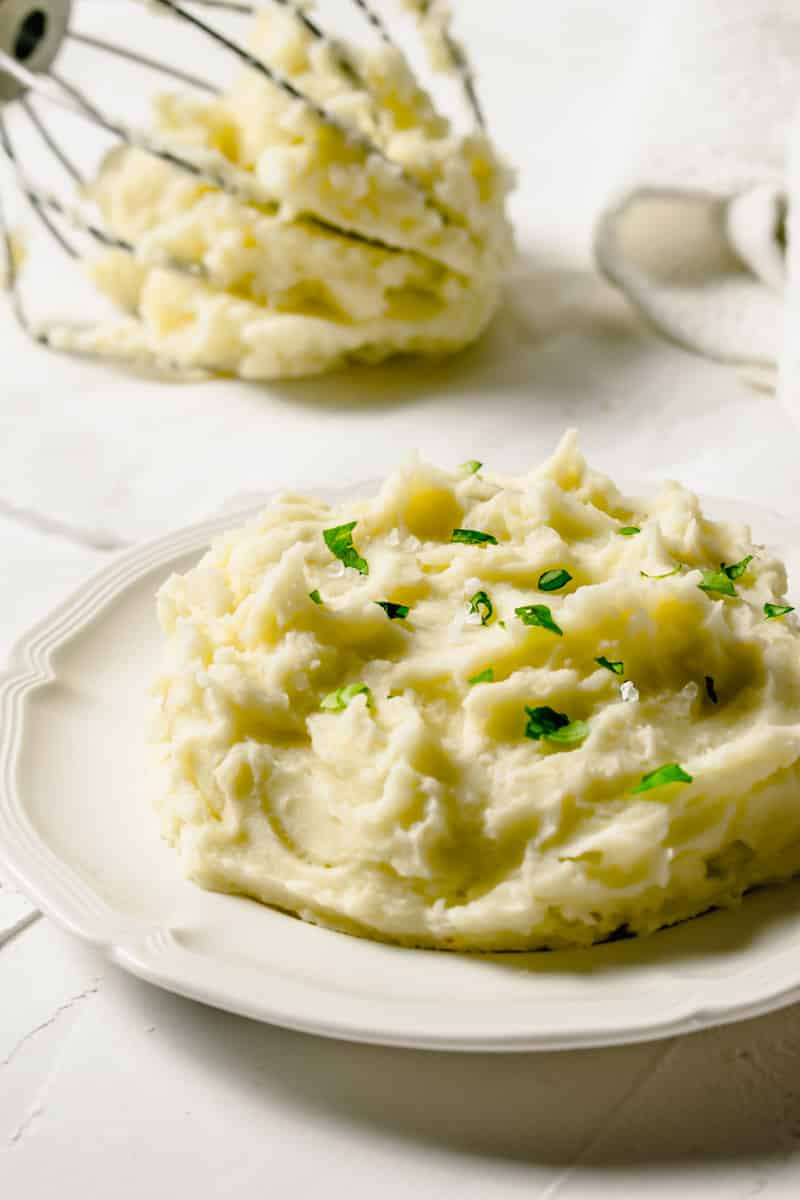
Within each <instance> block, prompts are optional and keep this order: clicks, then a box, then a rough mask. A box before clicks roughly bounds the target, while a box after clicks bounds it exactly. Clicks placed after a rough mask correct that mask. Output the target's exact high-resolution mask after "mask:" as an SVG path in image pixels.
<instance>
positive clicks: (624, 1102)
mask: <svg viewBox="0 0 800 1200" xmlns="http://www.w3.org/2000/svg"><path fill="white" fill-rule="evenodd" d="M680 1041H681V1039H680V1038H679V1037H675V1038H670V1040H669V1041H667V1042H665V1043H664V1045H663V1047H662V1048H661V1049H660V1051H659V1053H658V1054H657V1055H656V1056H655V1058H653V1059H651V1060H650V1062H648V1063H647V1065H646V1066H645V1067H643V1068H642V1070H641V1071H640V1072H639V1073H638V1075H636V1077H635V1078H634V1080H633V1082H632V1083H631V1085H630V1087H629V1088H628V1089H627V1091H626V1092H625V1093H624V1094H623V1095H622V1097H621V1098H620V1099H619V1100H618V1101H617V1103H616V1104H614V1105H613V1106H612V1107H611V1108H610V1109H609V1111H608V1113H607V1114H606V1118H605V1120H604V1121H602V1122H601V1123H600V1124H599V1125H598V1126H597V1127H596V1129H595V1130H594V1132H593V1133H592V1135H591V1137H590V1138H588V1139H587V1141H585V1142H584V1144H583V1145H582V1146H581V1148H580V1149H579V1150H578V1152H577V1154H576V1155H575V1157H574V1158H573V1160H572V1162H571V1163H568V1164H567V1166H565V1167H564V1169H563V1170H562V1171H561V1172H560V1174H559V1175H557V1176H556V1178H555V1179H554V1180H553V1181H552V1182H551V1183H550V1184H548V1186H547V1187H546V1188H545V1189H544V1191H543V1192H542V1193H541V1195H540V1196H539V1198H538V1200H553V1198H554V1197H555V1196H557V1195H558V1193H559V1192H560V1191H561V1189H562V1188H563V1187H564V1184H565V1183H567V1182H568V1181H569V1179H570V1178H571V1176H572V1175H574V1173H575V1172H576V1171H577V1170H578V1169H579V1167H580V1166H581V1164H582V1163H583V1162H585V1160H586V1159H587V1158H588V1157H589V1155H590V1154H591V1153H592V1150H594V1148H595V1146H597V1144H598V1143H599V1142H600V1141H601V1140H602V1138H603V1137H604V1136H605V1133H606V1131H607V1130H608V1129H609V1127H610V1126H611V1125H612V1123H613V1122H614V1121H615V1120H616V1118H617V1117H618V1116H619V1114H620V1113H621V1112H623V1111H624V1109H625V1108H626V1107H627V1106H628V1104H630V1102H631V1101H632V1100H635V1098H636V1097H637V1096H638V1095H639V1092H640V1091H641V1090H642V1088H643V1087H644V1086H645V1084H647V1083H649V1082H650V1080H651V1079H653V1078H654V1077H655V1076H656V1075H657V1074H658V1072H659V1071H660V1070H661V1068H662V1067H663V1065H664V1063H665V1062H666V1061H667V1059H668V1058H669V1056H670V1055H671V1054H672V1053H673V1051H674V1050H675V1048H676V1047H677V1046H678V1045H679V1043H680Z"/></svg>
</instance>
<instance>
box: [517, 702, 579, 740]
mask: <svg viewBox="0 0 800 1200" xmlns="http://www.w3.org/2000/svg"><path fill="white" fill-rule="evenodd" d="M525 712H526V714H527V717H528V723H527V725H526V726H525V737H526V738H531V739H532V740H533V741H534V742H538V741H541V739H542V738H544V739H545V740H546V741H548V742H557V743H558V744H559V745H563V746H571V745H574V743H575V742H582V741H583V739H584V738H585V737H587V736H588V733H589V726H588V724H587V723H586V721H570V719H569V717H568V716H567V714H566V713H560V712H556V710H555V709H554V708H549V707H548V706H547V705H543V706H542V707H540V708H529V707H528V706H527V705H526V706H525Z"/></svg>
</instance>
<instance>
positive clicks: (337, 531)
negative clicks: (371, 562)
mask: <svg viewBox="0 0 800 1200" xmlns="http://www.w3.org/2000/svg"><path fill="white" fill-rule="evenodd" d="M357 524H358V522H357V521H350V522H349V523H348V524H347V525H336V526H335V527H334V528H333V529H323V531H322V536H323V537H324V538H325V545H326V546H327V547H328V549H329V550H330V552H331V554H332V555H333V556H334V558H338V559H339V561H340V562H343V563H344V565H345V566H346V567H354V568H355V570H356V571H360V572H361V574H362V575H369V567H368V566H367V564H366V562H365V561H364V559H363V558H362V557H361V555H360V554H359V553H358V551H357V550H356V548H355V546H354V545H353V530H354V529H355V527H356V525H357Z"/></svg>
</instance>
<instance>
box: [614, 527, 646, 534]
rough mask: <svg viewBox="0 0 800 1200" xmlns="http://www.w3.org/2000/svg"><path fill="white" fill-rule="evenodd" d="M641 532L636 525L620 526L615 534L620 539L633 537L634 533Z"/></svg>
mask: <svg viewBox="0 0 800 1200" xmlns="http://www.w3.org/2000/svg"><path fill="white" fill-rule="evenodd" d="M641 532H642V531H641V529H640V528H639V526H638V525H622V526H620V528H619V529H618V530H617V533H618V534H620V535H621V536H622V537H633V535H634V534H635V533H641Z"/></svg>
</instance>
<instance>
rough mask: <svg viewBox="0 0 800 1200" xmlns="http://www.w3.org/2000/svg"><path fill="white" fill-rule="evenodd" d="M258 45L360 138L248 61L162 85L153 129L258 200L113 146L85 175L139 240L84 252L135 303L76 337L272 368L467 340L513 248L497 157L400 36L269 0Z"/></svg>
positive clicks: (100, 279)
mask: <svg viewBox="0 0 800 1200" xmlns="http://www.w3.org/2000/svg"><path fill="white" fill-rule="evenodd" d="M251 49H252V51H253V53H254V54H255V55H257V56H258V57H259V58H260V59H261V60H262V61H264V62H265V63H269V64H270V66H271V68H273V69H275V70H276V71H278V72H279V73H280V74H281V75H282V76H283V77H284V78H285V79H287V80H289V81H290V82H291V84H292V85H294V86H295V87H296V88H298V89H299V90H300V91H301V92H302V93H303V94H304V95H305V96H306V97H307V98H309V99H310V100H311V101H312V102H313V103H314V104H316V105H318V106H321V107H322V108H324V110H325V112H326V113H327V114H329V115H330V116H332V117H333V118H334V120H335V121H337V122H339V123H340V125H341V127H342V128H346V129H347V130H349V131H351V132H352V133H353V134H354V137H348V136H346V135H345V134H344V133H343V132H342V130H341V128H337V127H336V126H335V125H332V124H331V123H329V122H326V121H325V120H321V119H320V117H319V115H318V114H317V113H315V112H314V111H313V109H312V107H311V106H309V104H306V103H303V102H302V101H300V100H297V99H292V98H291V97H289V96H287V95H286V93H285V92H284V91H282V90H281V89H280V88H279V87H276V86H275V85H274V84H273V83H271V82H270V81H269V80H267V79H265V78H264V77H263V76H260V75H259V74H258V73H256V72H255V71H253V70H247V71H245V72H244V73H243V74H242V75H241V76H240V78H239V79H238V80H237V82H236V83H235V84H234V85H233V87H232V88H231V89H230V90H229V91H228V92H225V93H223V94H220V95H219V96H215V97H213V98H211V99H208V98H195V97H193V96H189V95H187V94H181V95H168V96H162V97H160V98H159V99H158V101H157V102H156V110H155V111H156V131H157V133H158V135H159V137H160V139H161V141H162V142H163V143H165V144H166V145H168V146H173V147H175V148H176V149H178V150H179V151H186V152H189V151H191V153H192V154H195V155H196V154H198V153H200V154H210V155H212V156H213V157H214V160H215V161H216V162H224V163H227V164H228V165H229V166H230V168H231V171H232V172H233V171H235V172H236V175H235V176H234V174H231V181H232V185H233V187H234V190H236V184H235V180H236V179H238V180H239V181H241V180H242V179H246V180H248V181H249V184H250V185H251V186H252V189H253V195H254V197H255V202H253V203H248V202H246V201H245V199H243V198H241V197H239V196H237V195H234V194H231V193H230V192H226V191H222V190H219V189H214V188H211V187H209V185H208V184H207V183H206V182H204V181H203V180H200V179H196V178H193V177H192V176H191V175H189V174H187V173H184V172H181V171H179V170H176V169H175V168H173V167H171V166H170V165H168V164H167V163H165V162H164V161H162V160H161V159H158V158H155V157H152V156H149V155H147V154H145V153H143V152H142V151H139V150H136V149H131V148H122V149H118V150H117V151H115V152H113V153H112V154H111V155H110V156H109V157H108V158H107V159H106V161H105V163H104V165H103V167H102V169H101V171H100V174H99V177H98V178H97V179H96V181H95V182H94V183H93V184H92V186H91V187H90V189H89V193H90V195H91V197H92V198H93V199H94V201H95V202H96V204H97V205H98V207H99V209H100V212H101V214H102V216H103V218H104V221H105V223H106V225H107V227H108V229H109V230H111V231H112V232H113V233H114V234H115V235H116V236H118V237H121V238H124V239H126V240H127V241H128V242H130V243H133V244H134V245H135V247H136V253H135V254H134V255H130V254H127V253H125V252H123V251H117V250H111V251H108V252H105V253H103V254H102V255H101V256H100V257H99V258H98V259H97V260H95V261H94V263H93V265H92V268H91V269H92V274H93V278H94V279H95V281H96V282H97V284H98V285H99V286H100V287H101V289H102V290H103V291H104V292H105V293H107V295H109V296H110V297H111V298H112V299H113V300H114V301H115V302H116V303H117V304H118V305H120V306H121V307H122V308H125V309H127V310H129V311H130V313H131V314H132V316H131V319H129V320H121V321H119V322H117V323H116V324H115V325H114V326H113V328H112V327H106V328H104V329H103V330H101V331H100V332H99V333H98V334H94V335H89V334H87V335H84V343H85V346H86V348H95V349H102V345H105V346H106V347H107V348H109V349H113V348H114V347H116V348H117V349H118V350H119V349H120V348H124V349H125V350H126V352H130V353H132V354H135V353H136V352H137V351H141V352H142V353H143V354H150V355H153V356H156V357H158V358H159V359H161V360H164V361H171V362H174V363H178V364H182V365H184V366H189V367H202V368H208V369H210V370H214V371H221V372H228V373H232V374H237V375H240V376H243V377H245V378H251V379H270V378H279V377H286V376H302V375H309V374H313V373H315V372H320V371H324V370H328V369H330V368H332V367H334V366H336V365H337V364H340V363H342V362H345V361H367V362H377V361H380V360H382V359H384V358H386V357H388V356H390V355H393V354H397V353H423V354H442V353H450V352H453V351H455V350H458V349H459V348H461V347H463V346H464V345H466V344H467V343H469V342H471V341H472V340H473V339H475V338H476V337H477V336H478V335H479V334H480V333H481V331H482V330H483V329H484V328H485V326H486V324H487V323H488V321H489V320H490V318H491V316H492V314H493V312H494V311H495V308H496V306H497V302H498V297H499V291H500V284H501V279H502V276H503V273H504V271H505V270H506V268H507V267H508V265H509V263H510V261H511V258H512V238H511V232H510V227H509V223H508V220H507V218H506V213H505V199H506V195H507V192H508V189H509V186H510V175H509V172H508V170H507V169H506V168H505V167H504V166H503V165H502V164H501V163H500V161H499V160H498V158H497V156H496V153H495V151H494V149H493V147H492V144H491V142H490V141H489V139H488V138H487V136H486V135H485V134H484V133H483V132H481V131H476V132H474V133H471V134H469V135H467V136H460V135H457V134H456V133H454V132H453V130H452V129H451V127H450V124H449V122H448V121H446V120H445V119H444V118H443V117H442V116H440V115H439V114H438V112H437V111H436V109H435V108H434V106H433V104H432V102H431V100H430V98H429V97H428V95H427V94H426V93H425V92H424V91H423V90H422V89H421V87H420V86H419V84H418V83H417V81H416V80H415V77H414V75H413V73H412V71H411V68H410V66H409V64H408V62H407V61H406V59H405V58H404V57H403V55H402V54H401V52H400V51H399V50H398V49H397V48H395V47H393V46H390V45H383V44H382V45H381V46H380V47H379V48H377V49H371V50H360V49H356V48H354V47H350V46H346V47H345V46H341V45H339V44H337V43H335V42H330V41H327V40H320V39H317V38H314V37H313V36H312V35H311V33H309V31H308V29H307V28H306V27H305V26H304V25H303V24H302V22H301V21H300V20H299V19H298V17H297V16H296V15H295V14H293V13H292V12H291V10H289V9H281V8H279V7H277V6H275V7H273V8H271V9H270V10H269V11H268V12H265V13H263V14H261V15H260V17H259V18H258V19H257V21H256V23H255V25H254V29H253V33H252V37H251ZM359 139H362V141H359ZM365 139H366V140H368V142H369V143H370V144H371V146H372V147H373V148H374V151H373V152H370V151H369V150H368V149H366V148H365V144H364V140H365ZM159 264H164V265H159ZM100 343H102V345H101V344H100Z"/></svg>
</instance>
